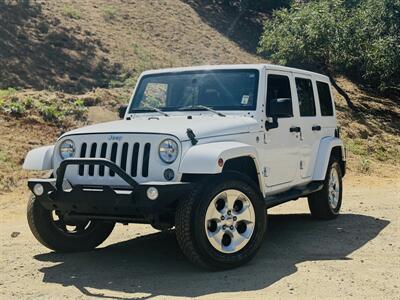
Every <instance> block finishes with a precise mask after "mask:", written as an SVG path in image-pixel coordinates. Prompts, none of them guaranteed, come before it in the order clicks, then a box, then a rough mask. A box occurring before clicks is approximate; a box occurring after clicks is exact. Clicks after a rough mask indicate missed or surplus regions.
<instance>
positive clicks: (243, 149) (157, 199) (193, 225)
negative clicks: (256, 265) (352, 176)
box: [24, 64, 345, 269]
mask: <svg viewBox="0 0 400 300" xmlns="http://www.w3.org/2000/svg"><path fill="white" fill-rule="evenodd" d="M120 116H121V118H122V119H123V120H120V121H114V122H109V123H103V124H97V125H92V126H87V127H84V128H81V129H76V130H72V131H70V132H67V133H65V134H63V135H62V136H61V137H60V138H59V139H58V141H57V142H56V143H55V145H53V146H46V147H41V148H38V149H34V150H32V151H30V152H29V153H28V155H27V157H26V160H25V163H24V168H25V169H29V170H53V172H52V176H50V178H46V179H30V180H29V181H28V186H29V188H30V190H31V191H32V192H33V196H32V197H31V199H30V201H29V205H28V212H27V214H28V222H29V226H30V228H31V230H32V232H33V234H34V236H35V237H36V238H37V239H38V240H39V242H41V243H42V244H43V245H45V246H46V247H48V248H50V249H53V250H55V251H85V250H90V249H93V248H95V247H96V246H98V245H99V244H101V243H102V242H103V241H104V240H105V239H106V238H107V237H108V236H109V235H110V233H111V231H112V230H113V227H114V224H115V223H116V222H120V223H124V224H127V223H145V224H151V225H152V226H153V227H154V228H157V229H160V230H163V229H168V228H172V227H174V226H175V228H176V230H175V231H176V236H177V240H178V243H179V245H180V247H181V248H182V251H183V252H184V254H185V255H186V256H187V257H188V259H189V260H190V261H191V262H193V263H195V264H197V265H200V266H203V267H208V268H213V269H226V268H232V267H236V266H238V265H241V264H243V263H245V262H247V261H249V260H250V259H251V258H252V257H253V256H254V255H255V254H256V252H257V250H258V249H259V247H260V245H261V243H262V240H263V237H264V233H265V231H266V218H267V214H266V210H267V209H268V208H270V207H273V206H276V205H278V204H281V203H284V202H287V201H290V200H295V199H298V198H299V197H308V204H309V207H310V210H311V214H312V215H313V216H315V217H317V218H321V219H331V218H335V217H336V216H337V215H338V214H339V210H340V206H341V201H342V177H343V176H344V174H345V151H344V147H343V143H342V141H341V140H340V138H339V130H338V125H337V121H336V113H335V108H334V104H333V101H332V94H331V84H330V81H329V79H328V77H326V76H323V75H320V74H316V73H311V72H308V71H303V70H298V69H292V68H287V67H281V66H275V65H265V64H262V65H229V66H206V67H191V68H177V69H165V70H156V71H148V72H144V73H143V74H142V75H141V76H140V78H139V80H138V83H137V86H136V88H135V90H134V92H133V95H132V98H131V100H130V103H129V105H128V106H124V107H122V108H121V109H120Z"/></svg>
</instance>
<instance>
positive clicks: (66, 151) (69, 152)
mask: <svg viewBox="0 0 400 300" xmlns="http://www.w3.org/2000/svg"><path fill="white" fill-rule="evenodd" d="M59 149H60V156H61V158H62V159H66V158H71V157H74V156H75V143H74V142H73V141H71V140H65V141H63V142H62V143H61V145H60V148H59Z"/></svg>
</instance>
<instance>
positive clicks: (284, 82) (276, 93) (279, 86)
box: [266, 75, 293, 116]
mask: <svg viewBox="0 0 400 300" xmlns="http://www.w3.org/2000/svg"><path fill="white" fill-rule="evenodd" d="M267 86H268V87H267V111H266V114H267V116H268V112H269V111H270V103H271V101H272V100H276V99H292V93H291V91H290V81H289V77H287V76H283V75H268V84H267ZM292 116H293V108H292Z"/></svg>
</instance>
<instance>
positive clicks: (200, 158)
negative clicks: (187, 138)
mask: <svg viewBox="0 0 400 300" xmlns="http://www.w3.org/2000/svg"><path fill="white" fill-rule="evenodd" d="M243 156H250V157H251V158H252V159H253V160H254V162H255V164H256V167H257V170H258V171H259V160H258V154H257V150H256V148H255V147H253V146H250V145H247V144H244V143H239V142H216V143H208V144H201V145H197V146H194V147H191V148H190V149H189V150H188V151H187V152H186V153H185V155H184V156H183V158H182V161H181V164H180V166H179V172H180V173H183V174H218V173H221V172H222V169H223V166H219V165H218V160H219V159H220V158H222V159H223V160H224V162H226V161H227V160H229V159H232V158H237V157H243Z"/></svg>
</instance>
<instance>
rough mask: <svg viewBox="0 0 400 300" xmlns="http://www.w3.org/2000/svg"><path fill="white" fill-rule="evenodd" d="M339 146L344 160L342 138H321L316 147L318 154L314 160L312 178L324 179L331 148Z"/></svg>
mask: <svg viewBox="0 0 400 300" xmlns="http://www.w3.org/2000/svg"><path fill="white" fill-rule="evenodd" d="M335 147H340V148H341V151H342V160H343V161H345V160H346V155H345V149H344V145H343V142H342V140H340V139H338V138H336V137H325V138H323V139H322V140H321V142H320V144H319V148H318V155H317V159H316V162H315V168H314V173H313V178H312V180H325V175H326V170H327V169H328V164H329V160H330V157H331V152H332V149H333V148H335Z"/></svg>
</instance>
